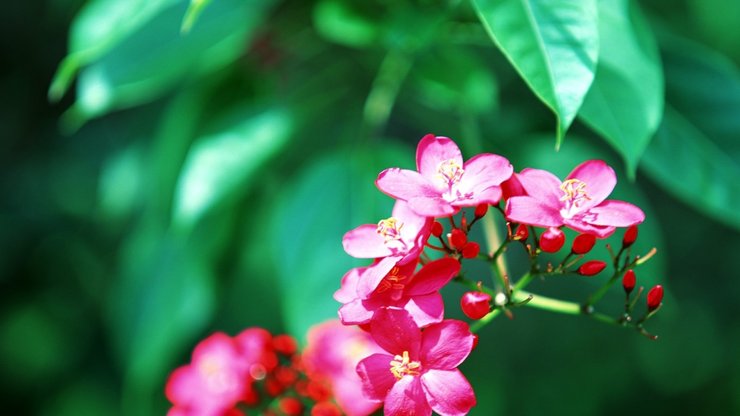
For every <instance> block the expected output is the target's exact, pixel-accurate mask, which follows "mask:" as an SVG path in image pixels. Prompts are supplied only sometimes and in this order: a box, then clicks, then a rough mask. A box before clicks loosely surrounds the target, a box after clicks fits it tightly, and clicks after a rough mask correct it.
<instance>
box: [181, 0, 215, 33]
mask: <svg viewBox="0 0 740 416" xmlns="http://www.w3.org/2000/svg"><path fill="white" fill-rule="evenodd" d="M211 1H213V0H190V5H189V6H188V10H187V11H186V12H185V17H184V18H183V19H182V26H180V31H181V32H182V33H188V32H190V29H192V28H193V25H194V24H195V21H196V20H198V17H200V14H201V13H203V10H205V8H206V7H207V6H208V5H209V4H211Z"/></svg>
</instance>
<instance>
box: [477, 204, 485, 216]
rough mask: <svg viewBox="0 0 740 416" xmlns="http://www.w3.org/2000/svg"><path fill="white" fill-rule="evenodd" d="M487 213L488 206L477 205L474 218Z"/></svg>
mask: <svg viewBox="0 0 740 416" xmlns="http://www.w3.org/2000/svg"><path fill="white" fill-rule="evenodd" d="M486 212H488V204H478V205H476V206H475V218H480V217H482V216H484V215H486Z"/></svg>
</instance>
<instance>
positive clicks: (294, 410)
mask: <svg viewBox="0 0 740 416" xmlns="http://www.w3.org/2000/svg"><path fill="white" fill-rule="evenodd" d="M278 407H280V411H282V412H283V413H285V414H286V415H288V416H299V415H302V414H303V403H301V401H300V400H298V399H296V398H295V397H283V398H282V399H280V401H279V402H278Z"/></svg>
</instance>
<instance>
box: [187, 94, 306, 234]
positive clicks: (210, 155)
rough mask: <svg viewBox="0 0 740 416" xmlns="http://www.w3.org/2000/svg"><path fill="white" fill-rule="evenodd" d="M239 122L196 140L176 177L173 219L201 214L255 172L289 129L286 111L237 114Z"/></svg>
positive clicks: (191, 218) (192, 220)
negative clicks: (177, 179) (177, 178)
mask: <svg viewBox="0 0 740 416" xmlns="http://www.w3.org/2000/svg"><path fill="white" fill-rule="evenodd" d="M239 118H240V119H244V121H241V122H238V123H235V124H230V125H229V127H228V129H227V130H225V131H221V132H218V133H216V134H213V135H209V136H206V137H203V138H201V139H197V140H196V142H195V144H194V145H193V148H192V149H191V151H190V153H189V154H188V157H187V160H186V161H185V164H184V167H183V170H182V173H181V175H180V179H179V181H178V185H177V190H176V194H175V203H174V206H173V210H174V212H173V220H174V222H175V224H177V225H178V226H185V227H189V226H191V225H193V224H194V223H195V222H196V221H197V220H198V219H199V218H200V217H201V216H202V215H203V214H204V213H206V212H207V211H208V210H209V209H210V208H211V207H213V206H214V205H216V204H217V203H218V202H220V201H221V200H223V199H224V198H226V197H227V196H228V195H229V194H230V193H232V192H233V191H235V190H237V188H239V187H243V186H245V185H246V183H247V182H248V180H249V179H250V177H251V176H252V175H253V174H255V173H257V172H259V169H261V168H262V165H263V164H264V163H265V161H266V160H267V159H269V158H270V157H271V156H273V155H275V154H276V153H277V152H278V151H279V150H280V149H281V148H282V147H283V145H284V144H285V143H286V141H287V139H288V136H289V134H290V131H291V129H292V124H291V119H290V117H289V115H288V113H287V112H286V111H285V110H280V109H270V110H266V111H263V112H261V113H257V114H252V115H251V116H250V115H249V114H244V113H243V112H242V113H240V117H239Z"/></svg>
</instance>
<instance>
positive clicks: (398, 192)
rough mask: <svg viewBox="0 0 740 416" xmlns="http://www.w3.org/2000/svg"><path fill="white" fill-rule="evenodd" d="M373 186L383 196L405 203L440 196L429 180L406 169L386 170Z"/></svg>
mask: <svg viewBox="0 0 740 416" xmlns="http://www.w3.org/2000/svg"><path fill="white" fill-rule="evenodd" d="M375 185H376V186H377V187H378V189H380V190H381V191H382V192H383V193H384V194H386V195H388V196H391V197H393V198H396V199H402V200H405V201H408V200H409V199H411V198H416V197H420V196H425V197H429V198H434V197H438V196H440V192H439V191H438V190H437V189H435V188H434V185H433V184H431V183H430V182H429V180H427V179H426V178H425V177H423V176H421V174H420V173H419V172H416V171H413V170H408V169H399V168H390V169H386V170H384V171H382V172H380V174H379V175H378V179H376V180H375Z"/></svg>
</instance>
